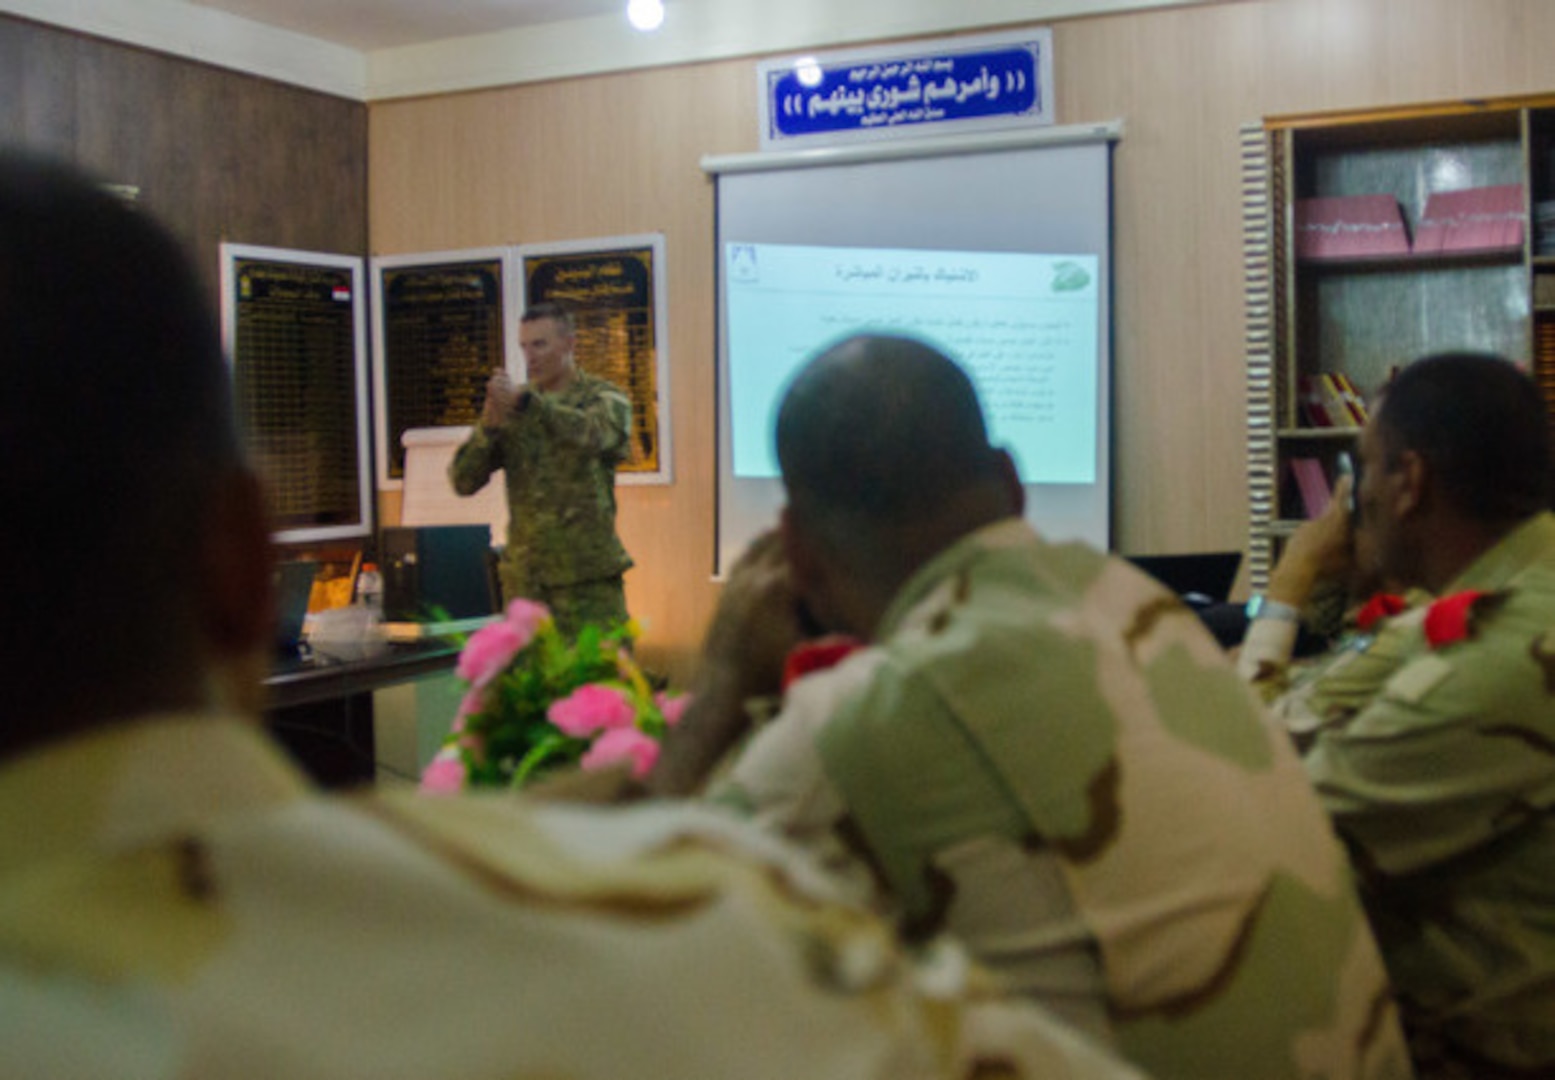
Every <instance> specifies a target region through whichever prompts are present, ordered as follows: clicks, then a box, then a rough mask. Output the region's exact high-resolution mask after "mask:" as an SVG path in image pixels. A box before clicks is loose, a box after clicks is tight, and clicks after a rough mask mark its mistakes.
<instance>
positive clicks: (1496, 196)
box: [1414, 184, 1527, 255]
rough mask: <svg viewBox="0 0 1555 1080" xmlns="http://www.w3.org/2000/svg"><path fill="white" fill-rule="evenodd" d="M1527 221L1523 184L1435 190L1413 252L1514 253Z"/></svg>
mask: <svg viewBox="0 0 1555 1080" xmlns="http://www.w3.org/2000/svg"><path fill="white" fill-rule="evenodd" d="M1526 220H1527V210H1526V208H1525V207H1524V205H1523V186H1522V185H1521V184H1497V185H1495V186H1492V187H1475V188H1463V189H1461V190H1459V191H1433V192H1431V194H1430V195H1429V196H1427V197H1426V200H1425V209H1424V211H1422V212H1421V215H1420V223H1419V225H1418V226H1416V228H1415V240H1414V253H1415V254H1416V255H1437V254H1444V253H1449V252H1455V253H1462V252H1470V251H1515V250H1517V249H1519V248H1521V247H1522V246H1523V226H1524V223H1525V222H1526Z"/></svg>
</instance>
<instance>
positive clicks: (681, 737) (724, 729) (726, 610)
mask: <svg viewBox="0 0 1555 1080" xmlns="http://www.w3.org/2000/svg"><path fill="white" fill-rule="evenodd" d="M802 637H803V633H802V631H801V629H800V622H799V611H798V605H797V601H796V599H795V596H794V591H793V587H792V585H791V583H790V580H789V572H788V562H787V560H786V559H785V558H784V556H783V545H782V541H781V538H780V537H779V535H778V534H777V533H776V532H772V533H768V534H766V535H765V536H762V537H761V538H759V539H758V540H756V542H755V543H753V544H752V545H751V547H750V549H749V550H748V551H747V552H746V553H745V555H744V556H743V557H742V558H741V559H740V561H739V562H738V563H736V564H735V566H734V568H733V569H732V570H730V572H729V578H728V581H727V582H725V584H724V589H723V595H722V597H721V598H720V599H719V602H718V610H717V611H716V612H714V614H713V622H712V625H711V626H710V627H709V629H708V632H707V640H706V643H705V645H704V648H703V653H702V662H701V666H700V668H699V669H698V671H697V676H696V680H695V682H694V683H693V684H692V691H691V704H690V705H689V706H688V707H687V709H686V713H685V715H684V716H683V717H682V718H681V721H680V724H679V725H678V726H676V727H675V728H674V729H673V730H671V731H670V733H669V734H668V735H667V736H666V738H665V740H664V744H663V751H662V753H661V754H660V756H659V761H658V764H657V765H656V766H655V768H654V771H653V774H652V775H651V776H650V778H649V783H648V787H649V790H650V791H651V792H653V793H654V794H656V795H661V796H663V795H671V796H673V795H686V794H689V793H691V792H692V791H695V790H696V789H697V788H699V787H700V786H701V785H702V783H703V782H704V781H705V780H706V778H707V777H708V775H709V774H710V773H711V772H712V771H713V769H714V768H715V767H716V766H717V764H718V762H719V761H720V760H721V759H722V758H723V757H724V755H725V754H727V753H728V752H729V750H730V749H731V748H732V747H733V746H734V745H735V744H736V743H738V742H739V740H740V739H741V738H742V737H743V736H744V735H745V733H746V732H747V731H748V730H749V729H750V725H751V718H750V715H749V713H748V712H747V711H746V708H745V703H746V702H747V701H749V700H750V699H752V698H759V697H768V696H772V695H775V694H777V693H778V692H779V691H780V690H781V688H782V680H783V662H784V661H785V660H786V659H787V657H788V654H789V652H790V651H791V650H792V649H793V647H794V646H795V645H796V644H798V642H799V641H800V640H801V638H802Z"/></svg>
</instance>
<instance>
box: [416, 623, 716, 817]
mask: <svg viewBox="0 0 1555 1080" xmlns="http://www.w3.org/2000/svg"><path fill="white" fill-rule="evenodd" d="M635 631H636V627H635V625H634V624H632V623H626V624H624V625H622V626H618V627H614V628H611V629H608V630H607V629H602V628H600V627H596V626H586V627H584V628H583V630H582V631H581V632H580V633H579V634H578V637H577V640H576V641H572V642H569V641H568V640H567V639H566V638H565V637H564V636H563V635H562V633H561V632H560V631H559V630H557V628H556V624H555V622H554V621H553V620H552V618H551V613H550V611H549V609H547V608H546V607H545V605H544V604H538V603H535V602H533V601H531V600H515V601H513V602H512V603H511V604H509V605H508V608H507V612H506V615H505V617H504V618H503V619H502V620H501V621H500V622H495V623H492V624H491V625H490V626H486V627H482V628H481V629H480V630H478V631H476V632H475V633H474V634H472V635H470V639H469V641H467V642H466V643H465V646H464V649H463V651H462V652H461V653H460V654H459V664H458V667H457V669H456V671H455V674H456V675H457V676H458V677H459V678H460V679H463V680H464V681H465V682H466V683H467V684H469V692H468V693H466V694H465V696H464V700H463V701H462V702H461V703H460V705H459V711H458V714H457V715H456V716H455V717H454V721H453V726H452V729H451V730H450V732H449V734H448V737H447V738H446V739H445V740H444V743H443V746H442V748H441V749H440V750H439V751H438V753H437V755H436V757H434V758H433V759H432V762H431V763H430V764H429V765H428V766H427V768H426V770H425V771H424V772H423V773H422V776H421V788H422V790H423V791H428V792H450V791H458V790H460V789H463V788H469V787H507V788H516V787H520V786H522V785H523V784H524V783H525V782H526V781H528V780H531V779H533V778H534V777H536V776H539V775H540V774H542V773H544V772H549V771H551V770H554V769H556V768H558V767H561V766H568V765H572V764H574V763H576V764H578V765H580V766H581V767H582V768H584V769H598V768H604V767H606V766H611V765H615V764H617V763H621V762H625V763H628V764H630V766H631V768H632V775H633V776H635V777H638V778H641V777H643V776H646V775H647V774H648V771H649V770H650V769H652V768H653V764H654V762H655V761H656V760H657V758H658V755H659V740H660V739H661V738H662V737H663V735H664V732H665V730H666V729H668V728H669V727H672V726H673V725H674V724H675V723H677V722H678V721H679V719H680V715H681V713H682V712H683V711H684V709H685V706H686V704H687V702H688V700H689V699H688V698H687V697H686V696H685V695H678V696H677V695H670V694H667V693H663V692H658V693H656V692H654V690H653V688H652V687H651V686H650V685H649V682H648V679H647V678H646V677H645V676H644V674H643V672H642V669H641V668H640V667H638V665H637V663H636V661H635V660H633V659H632V655H631V652H630V645H631V643H632V640H633V638H634V637H635Z"/></svg>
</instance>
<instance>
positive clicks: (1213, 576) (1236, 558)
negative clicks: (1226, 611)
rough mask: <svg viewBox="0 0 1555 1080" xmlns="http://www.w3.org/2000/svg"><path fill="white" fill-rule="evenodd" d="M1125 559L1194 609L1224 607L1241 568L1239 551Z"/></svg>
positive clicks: (1128, 557)
mask: <svg viewBox="0 0 1555 1080" xmlns="http://www.w3.org/2000/svg"><path fill="white" fill-rule="evenodd" d="M1124 558H1126V559H1128V561H1129V562H1131V563H1133V564H1134V565H1135V566H1137V567H1139V569H1141V570H1143V571H1144V572H1145V573H1147V574H1149V575H1150V576H1151V577H1153V578H1155V579H1156V580H1157V581H1159V582H1160V583H1161V584H1162V585H1165V586H1166V587H1167V588H1168V589H1170V590H1172V592H1174V593H1176V594H1177V595H1178V596H1180V597H1182V598H1183V600H1184V601H1186V602H1187V603H1189V604H1190V605H1193V606H1195V607H1204V606H1207V605H1209V604H1221V603H1225V602H1226V601H1227V600H1228V599H1230V597H1231V586H1232V585H1234V584H1235V583H1236V573H1237V571H1238V570H1239V569H1241V567H1242V553H1241V552H1240V551H1208V552H1197V553H1194V554H1191V555H1126V556H1124Z"/></svg>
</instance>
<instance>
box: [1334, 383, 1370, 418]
mask: <svg viewBox="0 0 1555 1080" xmlns="http://www.w3.org/2000/svg"><path fill="white" fill-rule="evenodd" d="M1328 377H1329V378H1330V379H1332V380H1333V381H1334V386H1335V388H1336V389H1337V391H1338V394H1339V397H1340V398H1341V399H1342V400H1343V401H1344V407H1345V411H1346V412H1347V413H1348V414H1349V416H1350V423H1352V424H1354V425H1355V426H1356V427H1365V426H1366V419H1367V416H1368V415H1369V414H1368V412H1367V409H1366V398H1365V397H1363V396H1362V395H1361V392H1360V390H1359V389H1357V388H1356V385H1355V380H1353V379H1351V378H1350V376H1348V375H1346V374H1345V373H1344V372H1342V371H1335V372H1331V373H1330V374H1329V375H1328Z"/></svg>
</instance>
